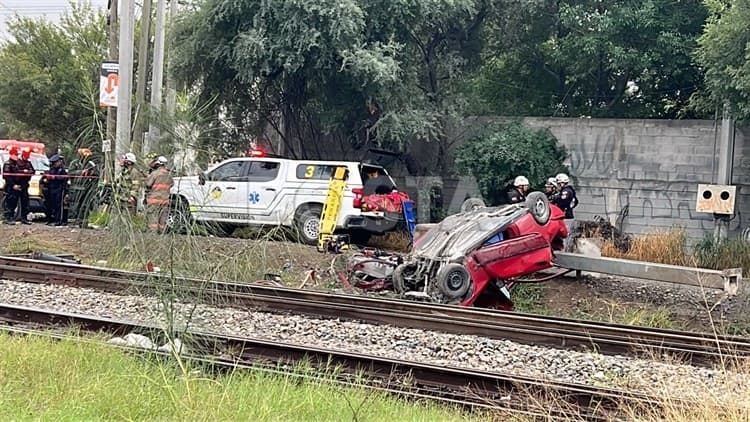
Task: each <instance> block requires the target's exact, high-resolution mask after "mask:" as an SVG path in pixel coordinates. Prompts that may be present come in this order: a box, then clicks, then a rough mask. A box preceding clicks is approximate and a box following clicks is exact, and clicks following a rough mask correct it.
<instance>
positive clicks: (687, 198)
mask: <svg viewBox="0 0 750 422" xmlns="http://www.w3.org/2000/svg"><path fill="white" fill-rule="evenodd" d="M524 122H525V123H526V124H527V125H528V126H530V127H536V128H548V129H549V130H550V131H551V132H552V133H553V134H554V135H555V136H556V137H557V138H558V140H559V141H560V142H561V143H562V144H563V145H565V146H566V147H567V148H568V150H569V153H570V159H569V161H570V162H569V167H570V172H571V174H572V175H573V176H575V177H576V178H577V193H578V196H579V199H580V206H579V207H578V208H577V209H576V217H577V218H580V219H593V218H594V217H595V216H601V217H606V218H608V219H609V220H610V221H612V222H613V223H614V222H616V221H621V224H622V228H623V230H624V231H626V232H628V233H633V234H638V233H645V232H652V231H654V230H659V229H669V228H670V227H673V226H680V227H684V228H685V230H686V232H687V235H688V236H689V237H690V238H691V239H692V240H697V239H700V238H702V237H703V236H704V235H707V234H710V233H712V231H713V228H714V221H713V216H712V215H711V214H705V213H698V212H696V211H695V203H696V195H697V188H698V183H713V182H714V181H715V177H714V174H715V173H716V168H717V167H718V158H717V155H716V153H715V151H716V142H717V141H718V136H719V128H717V127H716V126H715V123H714V122H713V121H707V120H679V121H670V120H624V119H563V118H527V119H525V120H524ZM746 134H747V130H746V129H745V128H738V129H737V130H736V135H735V151H734V171H733V173H734V174H733V178H732V183H733V184H735V185H736V186H737V195H738V196H737V201H736V204H737V207H736V211H737V213H736V215H735V216H734V217H733V219H732V221H731V223H730V229H729V230H730V233H731V234H732V235H734V236H742V235H743V234H744V235H747V234H748V233H750V142H748V141H746V139H747V136H746Z"/></svg>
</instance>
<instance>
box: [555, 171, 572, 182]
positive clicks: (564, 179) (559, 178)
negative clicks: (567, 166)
mask: <svg viewBox="0 0 750 422" xmlns="http://www.w3.org/2000/svg"><path fill="white" fill-rule="evenodd" d="M555 180H557V183H570V178H569V177H568V175H567V174H565V173H560V174H558V175H557V176H555Z"/></svg>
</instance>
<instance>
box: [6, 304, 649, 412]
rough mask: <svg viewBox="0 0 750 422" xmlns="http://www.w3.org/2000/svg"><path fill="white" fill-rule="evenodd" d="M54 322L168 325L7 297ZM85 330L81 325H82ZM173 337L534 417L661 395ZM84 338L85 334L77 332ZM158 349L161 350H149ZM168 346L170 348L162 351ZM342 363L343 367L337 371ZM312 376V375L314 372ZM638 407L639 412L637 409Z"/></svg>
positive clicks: (188, 345)
mask: <svg viewBox="0 0 750 422" xmlns="http://www.w3.org/2000/svg"><path fill="white" fill-rule="evenodd" d="M51 327H58V328H64V329H68V330H69V329H70V328H71V327H77V328H79V330H82V331H84V332H88V333H96V334H97V335H98V336H99V337H98V338H101V334H102V333H105V334H107V335H118V336H122V335H125V334H127V333H139V334H143V335H148V336H151V338H154V336H159V337H161V341H165V340H166V338H167V336H166V333H165V331H164V330H163V329H162V328H161V327H158V326H155V325H145V324H137V323H133V322H128V321H119V320H113V319H107V318H100V317H94V316H87V315H78V314H69V313H60V312H55V311H49V310H42V309H36V308H28V307H20V306H11V305H3V304H0V329H1V330H4V331H7V332H11V333H19V334H25V335H29V334H34V335H46V336H52V337H57V338H63V337H66V335H64V334H62V333H61V331H59V330H58V331H50V330H49V329H50V328H51ZM79 333H80V331H79ZM171 338H181V339H182V341H183V344H184V346H183V357H184V358H186V359H190V360H193V361H198V362H200V363H204V364H206V365H208V366H209V367H223V368H226V367H230V368H254V369H262V370H267V371H273V372H282V373H286V374H289V373H292V374H295V371H294V368H296V367H297V366H296V365H297V364H299V363H302V362H304V364H305V365H311V366H312V367H315V368H320V369H324V370H328V371H329V373H328V374H326V373H323V375H322V378H320V379H325V380H329V381H334V382H337V383H341V384H344V385H348V386H359V387H362V386H363V384H362V379H363V378H362V375H364V379H365V380H366V382H365V386H367V387H368V388H374V389H377V390H379V391H383V392H387V393H394V394H397V395H401V396H405V397H409V398H415V399H430V400H437V401H441V402H446V403H449V404H452V405H460V406H467V407H470V408H473V409H476V408H479V409H491V410H495V411H499V412H505V414H508V413H512V414H517V415H525V416H529V417H532V418H545V419H549V418H553V419H575V420H592V421H604V420H607V421H610V420H618V419H622V418H623V417H624V415H622V414H621V411H622V409H627V410H628V411H630V412H633V411H634V409H638V408H639V407H642V408H644V409H654V408H657V407H658V406H660V403H661V402H662V401H661V400H660V397H654V396H648V395H645V394H641V393H635V392H628V391H624V390H618V389H609V388H599V387H592V386H587V385H580V384H571V383H560V382H552V381H547V380H539V379H533V378H527V377H520V376H507V375H501V374H493V373H485V372H479V371H473V370H467V369H459V368H451V367H443V366H436V365H429V364H423V363H419V362H412V361H405V360H398V359H388V358H382V357H376V356H370V355H364V354H358V353H351V352H343V351H337V350H329V349H322V348H315V347H309V346H303V345H296V344H288V343H280V342H273V341H267V340H260V339H253V338H240V337H235V336H227V335H218V334H214V333H207V332H196V331H190V332H180V330H178V329H175V332H174V333H171ZM77 339H79V340H80V337H77ZM150 352H153V353H159V352H157V351H150ZM161 354H167V355H168V353H164V352H161ZM334 368H335V369H336V372H337V373H339V375H335V376H332V375H331V374H330V371H331V370H332V369H334ZM306 376H308V377H310V376H311V375H310V374H309V373H308V374H307V375H306ZM631 414H632V413H631Z"/></svg>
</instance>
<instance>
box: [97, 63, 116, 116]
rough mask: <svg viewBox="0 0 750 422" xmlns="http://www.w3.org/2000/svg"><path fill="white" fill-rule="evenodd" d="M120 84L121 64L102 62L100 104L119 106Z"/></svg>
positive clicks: (103, 105)
mask: <svg viewBox="0 0 750 422" xmlns="http://www.w3.org/2000/svg"><path fill="white" fill-rule="evenodd" d="M119 86H120V64H119V63H118V62H112V61H106V62H103V63H102V72H101V74H100V77H99V105H100V106H102V107H117V91H118V90H119V89H118V88H119Z"/></svg>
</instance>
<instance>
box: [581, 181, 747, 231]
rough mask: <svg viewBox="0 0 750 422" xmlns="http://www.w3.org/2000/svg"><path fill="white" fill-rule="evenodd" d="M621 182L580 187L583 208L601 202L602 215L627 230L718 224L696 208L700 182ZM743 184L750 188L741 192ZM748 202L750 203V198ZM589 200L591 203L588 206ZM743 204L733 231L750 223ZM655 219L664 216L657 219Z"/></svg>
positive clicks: (732, 223)
mask: <svg viewBox="0 0 750 422" xmlns="http://www.w3.org/2000/svg"><path fill="white" fill-rule="evenodd" d="M587 184H588V185H592V184H593V183H590V182H587ZM618 185H619V186H618V187H587V188H582V189H580V190H579V196H581V197H582V199H581V203H582V206H581V207H580V208H581V211H582V212H583V213H586V208H589V209H593V208H595V207H594V206H593V205H601V206H603V207H604V212H603V214H604V215H602V216H606V217H607V218H609V220H610V222H612V223H613V224H614V223H619V224H620V225H621V226H622V228H623V230H625V231H630V230H629V228H632V226H636V225H637V226H652V227H654V228H658V227H663V228H668V227H669V226H671V225H678V226H689V227H691V228H696V229H701V230H704V231H710V230H713V228H714V218H713V216H712V215H711V214H707V213H701V212H697V211H696V210H695V202H696V184H695V183H693V182H665V181H654V180H651V181H635V180H631V181H628V182H625V183H620V184H618ZM743 187H744V188H745V189H748V188H750V187H745V186H738V196H739V195H740V194H741V193H742V191H743ZM746 202H747V203H748V205H750V201H746ZM586 204H590V206H589V207H587V206H586ZM741 205H742V204H741V203H738V204H737V207H736V211H735V215H734V216H732V217H731V219H730V221H729V231H730V232H734V233H736V234H738V235H739V234H740V233H742V232H743V230H744V229H745V228H747V227H750V215H743V213H742V208H743V207H742V206H741ZM655 219H660V220H657V221H654V220H655ZM668 220H671V221H668ZM629 226H630V227H629Z"/></svg>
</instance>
